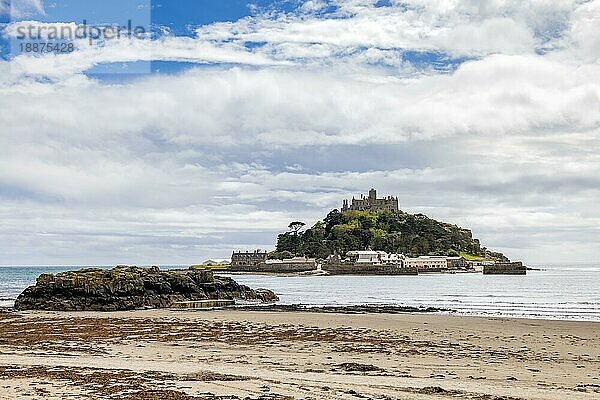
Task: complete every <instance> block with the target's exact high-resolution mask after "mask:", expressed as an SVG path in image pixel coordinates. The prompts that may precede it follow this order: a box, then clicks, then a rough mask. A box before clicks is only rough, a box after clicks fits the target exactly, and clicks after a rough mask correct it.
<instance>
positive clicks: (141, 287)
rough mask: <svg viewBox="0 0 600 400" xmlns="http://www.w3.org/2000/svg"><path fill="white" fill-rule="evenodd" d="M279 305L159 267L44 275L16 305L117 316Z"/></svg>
mask: <svg viewBox="0 0 600 400" xmlns="http://www.w3.org/2000/svg"><path fill="white" fill-rule="evenodd" d="M216 299H244V300H258V301H261V302H273V301H277V300H279V299H278V298H277V296H276V295H275V293H273V292H271V291H270V290H266V289H257V290H253V289H250V288H249V287H247V286H244V285H240V284H238V283H237V282H235V281H234V280H233V279H231V278H226V277H219V276H214V275H213V272H212V271H210V270H207V269H201V268H190V269H187V270H168V271H161V270H160V269H159V268H158V267H151V268H140V267H127V266H120V267H116V268H114V269H111V270H104V269H99V268H90V269H82V270H79V271H72V272H63V273H60V274H56V275H52V274H43V275H40V276H39V277H38V279H37V283H36V284H35V285H34V286H30V287H28V288H27V289H25V291H24V292H23V293H21V295H19V297H18V298H17V300H16V301H15V308H16V309H18V310H55V311H84V310H85V311H87V310H93V311H119V310H133V309H136V308H167V307H171V306H173V304H174V303H177V302H183V301H198V300H216Z"/></svg>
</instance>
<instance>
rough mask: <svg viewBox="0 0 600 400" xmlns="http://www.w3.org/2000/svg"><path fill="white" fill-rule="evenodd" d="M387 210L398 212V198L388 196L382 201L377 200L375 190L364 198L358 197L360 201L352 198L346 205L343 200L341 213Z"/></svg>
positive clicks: (346, 201)
mask: <svg viewBox="0 0 600 400" xmlns="http://www.w3.org/2000/svg"><path fill="white" fill-rule="evenodd" d="M380 210H388V211H395V212H398V211H399V210H400V208H399V207H398V198H397V197H394V196H388V197H385V198H383V199H378V198H377V190H375V189H371V190H369V196H368V197H365V196H364V195H362V194H361V195H360V199H355V198H354V197H352V203H350V204H349V203H348V200H344V202H343V203H342V212H346V211H380Z"/></svg>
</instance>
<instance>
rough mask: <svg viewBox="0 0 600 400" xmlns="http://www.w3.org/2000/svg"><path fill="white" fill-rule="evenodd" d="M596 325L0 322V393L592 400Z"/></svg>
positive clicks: (301, 314) (248, 316)
mask: <svg viewBox="0 0 600 400" xmlns="http://www.w3.org/2000/svg"><path fill="white" fill-rule="evenodd" d="M597 328H598V325H597V323H593V322H576V321H549V320H530V319H511V318H489V317H472V316H459V315H440V314H424V313H417V314H415V313H413V314H410V313H403V314H376V313H364V314H341V313H320V312H306V311H293V312H289V311H259V310H257V311H252V312H248V311H244V310H235V309H221V310H212V311H196V310H194V311H187V310H177V311H176V312H173V311H171V310H166V309H161V310H140V311H121V312H41V311H28V312H11V313H0V338H2V340H1V341H0V385H2V386H3V390H4V391H3V393H5V395H6V396H7V398H22V399H35V398H39V397H44V398H50V399H52V398H98V397H102V398H106V397H109V396H117V397H119V398H126V399H130V400H137V399H142V398H151V399H154V398H165V399H202V400H204V399H206V400H214V399H225V398H228V399H251V400H267V399H268V400H292V399H293V400H296V399H298V400H299V399H306V400H308V399H327V398H329V399H348V400H350V399H356V398H361V397H364V398H378V399H394V400H395V399H399V398H401V399H409V400H410V399H414V400H417V399H421V400H428V399H431V400H433V399H443V398H464V399H472V400H489V399H500V398H502V399H510V400H523V399H525V400H529V399H531V400H534V399H535V400H542V399H543V400H562V399H565V398H569V399H582V400H587V399H594V398H597V396H598V395H599V394H600V381H599V377H600V338H599V337H598V336H597V334H596V332H597ZM40 382H42V383H40ZM40 390H43V391H44V392H43V393H42V392H40ZM209 393H210V395H209ZM42 394H43V396H42ZM153 396H154V397H153ZM227 396H228V397H227ZM0 398H2V395H0Z"/></svg>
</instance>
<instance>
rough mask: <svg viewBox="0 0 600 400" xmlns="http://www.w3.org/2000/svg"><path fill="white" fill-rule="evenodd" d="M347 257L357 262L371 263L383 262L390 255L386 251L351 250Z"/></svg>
mask: <svg viewBox="0 0 600 400" xmlns="http://www.w3.org/2000/svg"><path fill="white" fill-rule="evenodd" d="M346 257H347V258H348V259H349V260H350V261H352V262H354V263H357V264H360V263H369V264H383V260H385V259H386V258H387V257H388V254H387V253H386V252H385V251H373V250H364V251H349V252H348V253H346Z"/></svg>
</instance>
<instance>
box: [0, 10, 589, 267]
mask: <svg viewBox="0 0 600 400" xmlns="http://www.w3.org/2000/svg"><path fill="white" fill-rule="evenodd" d="M83 21H86V22H87V23H89V24H90V25H93V26H101V25H102V26H106V25H107V24H117V25H123V24H126V23H127V21H132V22H133V23H134V24H135V25H139V26H142V27H144V28H145V29H146V32H147V33H148V34H147V35H146V37H144V38H143V39H131V38H126V37H125V38H121V39H112V40H98V41H95V42H93V43H91V44H90V43H89V42H88V41H87V40H86V39H77V40H75V41H74V42H73V43H74V45H75V46H74V51H73V52H71V53H64V54H55V53H48V54H31V53H30V54H27V53H24V52H20V51H19V47H18V46H19V41H18V39H16V32H17V29H18V28H19V27H20V26H65V25H68V26H78V25H79V24H82V23H83ZM0 36H1V38H0V265H113V264H138V265H149V264H161V265H175V264H191V263H197V262H201V261H203V260H206V259H209V258H226V257H229V256H230V254H231V251H232V250H234V249H235V250H253V249H258V248H260V249H272V248H273V247H274V244H275V240H276V235H277V234H278V233H281V232H284V231H286V229H287V225H288V224H289V222H290V221H292V220H300V221H304V222H306V223H307V224H308V225H311V224H313V223H314V222H316V221H317V220H319V219H321V218H323V217H324V216H325V215H326V214H327V212H329V211H330V210H331V209H334V208H339V207H340V206H341V202H342V200H343V199H345V198H351V197H352V196H360V194H361V193H366V192H367V191H368V190H369V188H371V187H375V188H377V190H378V192H379V194H380V195H381V196H387V195H396V196H398V197H399V201H400V208H401V209H402V210H404V211H407V212H411V213H425V214H427V215H428V216H430V217H432V218H435V219H438V220H442V221H446V222H451V223H455V224H457V225H460V226H463V227H467V228H470V229H472V231H473V234H474V236H475V237H477V238H479V239H480V240H481V241H482V243H483V244H484V245H485V246H487V247H488V248H490V249H494V250H499V251H502V252H504V253H505V254H506V255H507V256H508V257H510V258H511V259H515V260H523V261H525V262H526V263H527V264H530V265H540V264H542V265H543V264H556V263H583V262H595V261H597V260H598V255H599V254H600V206H599V199H600V150H599V149H600V0H589V1H586V0H532V1H517V0H403V1H396V0H388V1H385V0H346V1H341V0H309V1H299V0H289V1H286V0H278V1H268V0H261V1H253V0H245V1H241V0H240V1H238V0H230V1H222V0H196V1H193V0H120V1H117V0H107V1H103V2H98V1H84V0H78V1H74V0H64V1H61V0H12V1H10V0H0Z"/></svg>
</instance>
